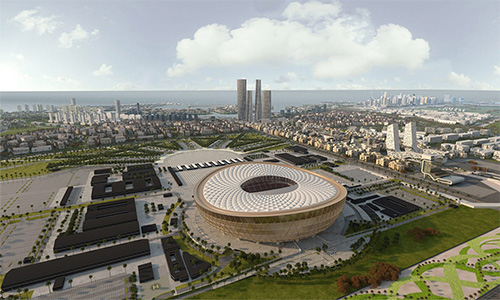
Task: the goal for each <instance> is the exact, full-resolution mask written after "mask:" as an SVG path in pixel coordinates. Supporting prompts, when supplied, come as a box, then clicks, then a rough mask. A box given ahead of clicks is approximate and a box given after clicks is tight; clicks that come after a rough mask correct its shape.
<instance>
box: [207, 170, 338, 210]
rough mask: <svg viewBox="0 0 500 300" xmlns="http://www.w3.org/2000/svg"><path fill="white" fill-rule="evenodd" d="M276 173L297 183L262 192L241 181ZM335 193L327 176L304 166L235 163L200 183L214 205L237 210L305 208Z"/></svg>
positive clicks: (325, 199) (335, 190) (335, 189)
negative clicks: (303, 168)
mask: <svg viewBox="0 0 500 300" xmlns="http://www.w3.org/2000/svg"><path fill="white" fill-rule="evenodd" d="M261 176H279V177H284V178H287V179H290V180H292V181H293V182H295V183H296V185H294V186H293V187H292V186H290V187H285V188H280V189H275V190H268V191H261V192H253V193H250V192H247V191H245V190H244V189H243V188H242V187H241V185H242V184H243V183H245V182H247V181H248V180H250V179H252V178H257V177H261ZM337 193H338V191H337V188H336V187H335V186H334V185H333V184H332V183H331V182H329V181H328V180H326V179H324V178H322V177H320V176H318V175H316V174H314V173H312V172H307V171H305V170H301V169H298V168H292V167H287V166H284V165H278V164H260V163H256V164H252V163H244V164H236V165H231V166H229V167H226V168H223V169H221V170H219V171H216V172H214V173H213V174H212V175H211V176H210V178H208V180H207V181H206V183H205V185H204V187H203V196H204V198H205V200H206V201H207V202H208V203H209V204H211V205H213V206H214V207H217V208H220V209H224V210H228V211H236V212H273V211H285V210H289V209H295V208H304V207H308V206H311V205H315V204H318V203H321V202H324V201H327V200H329V199H331V198H332V197H334V196H335V195H336V194H337Z"/></svg>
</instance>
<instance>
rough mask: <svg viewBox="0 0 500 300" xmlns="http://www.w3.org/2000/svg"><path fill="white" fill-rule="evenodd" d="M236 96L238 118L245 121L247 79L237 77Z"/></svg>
mask: <svg viewBox="0 0 500 300" xmlns="http://www.w3.org/2000/svg"><path fill="white" fill-rule="evenodd" d="M236 84H237V93H238V95H237V98H238V120H239V121H245V119H246V116H247V114H246V109H247V101H246V100H247V99H246V98H247V97H246V96H247V80H246V79H238V80H237V82H236Z"/></svg>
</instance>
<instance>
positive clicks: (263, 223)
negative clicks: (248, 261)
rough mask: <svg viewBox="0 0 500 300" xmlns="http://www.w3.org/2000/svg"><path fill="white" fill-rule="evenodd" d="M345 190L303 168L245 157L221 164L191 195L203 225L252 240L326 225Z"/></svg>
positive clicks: (292, 235) (284, 237) (297, 235)
mask: <svg viewBox="0 0 500 300" xmlns="http://www.w3.org/2000/svg"><path fill="white" fill-rule="evenodd" d="M346 196H347V191H346V189H345V188H344V187H343V186H342V185H340V184H339V183H337V182H335V181H333V180H331V179H329V178H327V177H325V176H321V175H319V174H317V173H314V172H312V171H309V170H305V169H300V168H297V167H292V166H285V165H282V164H276V163H266V162H248V163H239V164H233V165H229V166H225V167H222V168H220V169H218V170H216V171H214V172H212V173H210V174H208V175H207V176H206V177H204V178H203V179H202V180H201V181H200V182H199V183H198V184H197V185H196V187H195V190H194V200H195V202H196V205H197V207H198V209H199V211H200V214H201V215H202V216H203V218H204V219H205V220H206V221H207V223H208V224H210V225H211V226H213V227H215V228H217V229H218V230H220V231H222V232H223V233H224V234H227V235H231V236H234V237H236V238H239V239H243V240H250V241H255V242H268V243H278V242H286V241H292V240H300V239H303V238H307V237H310V236H313V235H315V234H316V233H318V232H321V231H323V230H325V229H326V228H328V227H330V226H331V225H332V224H333V223H334V222H335V220H336V219H337V218H338V216H339V215H340V213H341V212H342V210H343V208H344V205H345V201H346Z"/></svg>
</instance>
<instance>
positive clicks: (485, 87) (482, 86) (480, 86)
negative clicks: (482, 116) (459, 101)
mask: <svg viewBox="0 0 500 300" xmlns="http://www.w3.org/2000/svg"><path fill="white" fill-rule="evenodd" d="M472 87H473V88H474V89H475V90H485V91H492V90H495V88H494V87H493V86H491V85H490V84H488V83H485V82H474V84H473V85H472Z"/></svg>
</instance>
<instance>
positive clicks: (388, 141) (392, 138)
mask: <svg viewBox="0 0 500 300" xmlns="http://www.w3.org/2000/svg"><path fill="white" fill-rule="evenodd" d="M385 147H386V148H387V150H392V151H395V152H400V151H401V150H400V149H399V128H398V124H397V123H394V124H391V125H389V126H387V136H386V138H385Z"/></svg>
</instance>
